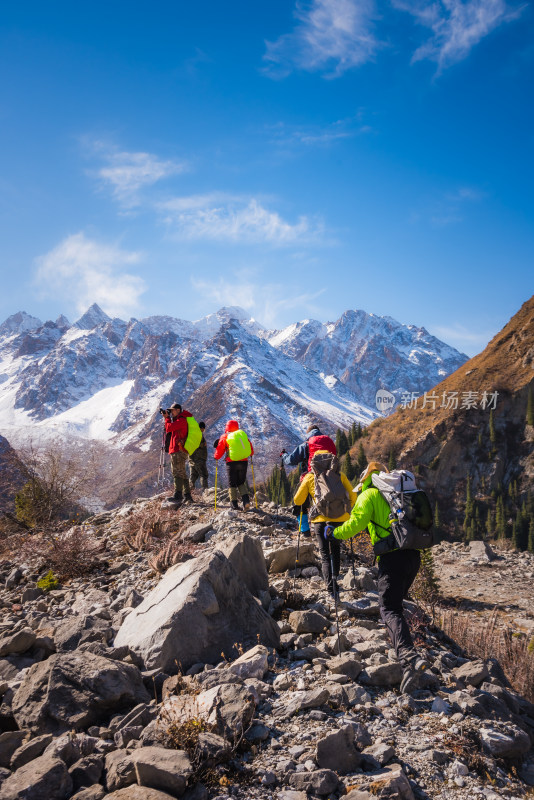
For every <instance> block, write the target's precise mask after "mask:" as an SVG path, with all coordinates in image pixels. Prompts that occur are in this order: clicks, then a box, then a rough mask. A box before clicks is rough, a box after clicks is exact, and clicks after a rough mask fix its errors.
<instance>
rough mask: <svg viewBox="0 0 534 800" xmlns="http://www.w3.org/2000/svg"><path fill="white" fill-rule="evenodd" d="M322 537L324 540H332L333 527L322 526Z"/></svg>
mask: <svg viewBox="0 0 534 800" xmlns="http://www.w3.org/2000/svg"><path fill="white" fill-rule="evenodd" d="M323 536H324V538H325V539H327V540H330V541H332V540H333V538H334V526H333V525H325V526H324V533H323Z"/></svg>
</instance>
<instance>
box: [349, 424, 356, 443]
mask: <svg viewBox="0 0 534 800" xmlns="http://www.w3.org/2000/svg"><path fill="white" fill-rule="evenodd" d="M357 439H358V426H357V425H356V423H355V422H353V423H352V427H351V429H350V444H351V447H352V445H353V444H354V442H355V441H356V440H357Z"/></svg>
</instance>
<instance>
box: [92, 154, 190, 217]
mask: <svg viewBox="0 0 534 800" xmlns="http://www.w3.org/2000/svg"><path fill="white" fill-rule="evenodd" d="M92 150H93V152H95V153H96V154H97V155H98V156H99V157H100V159H101V160H102V161H103V162H104V166H102V167H100V168H99V169H97V170H96V176H97V178H98V179H99V180H100V181H101V182H102V183H103V184H104V185H105V186H107V187H109V188H111V191H112V193H113V196H114V197H115V199H116V200H117V201H118V202H119V203H120V205H121V206H123V207H124V208H134V207H135V206H138V205H139V203H140V201H141V198H140V190H141V189H144V188H146V187H148V186H152V185H153V184H154V183H157V182H158V181H160V180H163V179H164V178H168V177H170V176H171V175H177V174H179V173H181V172H184V171H185V170H186V169H187V163H186V162H185V161H181V162H180V161H172V160H167V161H164V160H162V159H161V158H159V157H158V156H155V155H153V154H152V153H143V152H137V153H130V152H127V151H124V150H118V149H117V148H114V147H111V146H109V145H107V144H105V143H103V142H93V143H92Z"/></svg>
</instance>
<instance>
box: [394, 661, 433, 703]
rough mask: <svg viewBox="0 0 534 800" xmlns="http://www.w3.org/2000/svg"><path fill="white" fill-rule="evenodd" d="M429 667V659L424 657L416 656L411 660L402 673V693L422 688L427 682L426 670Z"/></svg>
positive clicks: (409, 692)
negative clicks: (426, 659)
mask: <svg viewBox="0 0 534 800" xmlns="http://www.w3.org/2000/svg"><path fill="white" fill-rule="evenodd" d="M428 669H429V665H428V661H425V659H424V658H416V659H414V660H413V661H411V662H410V663H409V664H408V665H407V666H406V667H405V668H404V672H403V674H402V681H401V685H400V690H401V693H402V694H411V693H412V692H414V691H416V690H417V689H422V688H423V686H424V685H425V684H426V682H427V681H426V678H427V675H426V672H427V670H428Z"/></svg>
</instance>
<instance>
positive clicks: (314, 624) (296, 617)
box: [289, 611, 330, 633]
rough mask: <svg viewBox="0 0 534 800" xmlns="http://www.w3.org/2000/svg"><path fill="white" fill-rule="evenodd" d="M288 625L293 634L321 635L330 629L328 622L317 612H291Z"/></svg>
mask: <svg viewBox="0 0 534 800" xmlns="http://www.w3.org/2000/svg"><path fill="white" fill-rule="evenodd" d="M289 624H290V625H291V627H292V629H293V630H294V632H295V633H322V632H323V631H324V630H326V629H327V628H329V627H330V623H329V621H328V620H327V619H326V618H325V617H323V615H322V614H319V613H318V612H317V611H292V612H291V614H290V615H289Z"/></svg>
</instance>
